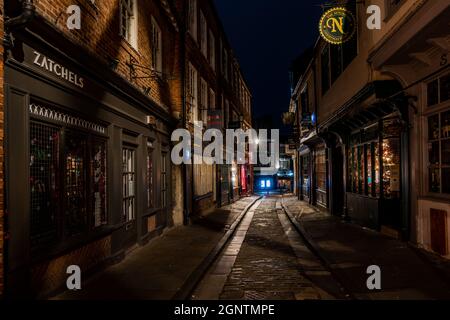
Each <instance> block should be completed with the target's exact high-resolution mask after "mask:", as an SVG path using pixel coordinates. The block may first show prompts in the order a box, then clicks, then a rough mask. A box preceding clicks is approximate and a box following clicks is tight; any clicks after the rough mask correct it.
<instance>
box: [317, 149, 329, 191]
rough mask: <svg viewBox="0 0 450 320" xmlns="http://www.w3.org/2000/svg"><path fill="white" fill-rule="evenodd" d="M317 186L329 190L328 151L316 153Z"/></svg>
mask: <svg viewBox="0 0 450 320" xmlns="http://www.w3.org/2000/svg"><path fill="white" fill-rule="evenodd" d="M316 177H317V185H316V188H317V189H319V190H322V191H326V190H327V158H326V151H325V150H321V151H318V152H317V153H316Z"/></svg>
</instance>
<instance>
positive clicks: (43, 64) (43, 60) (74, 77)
mask: <svg viewBox="0 0 450 320" xmlns="http://www.w3.org/2000/svg"><path fill="white" fill-rule="evenodd" d="M33 64H34V65H36V66H38V67H39V68H41V69H44V70H46V71H47V72H50V73H52V74H53V75H55V76H57V77H58V78H60V79H63V80H65V81H66V82H69V83H71V84H73V85H75V86H77V87H79V88H81V89H83V88H84V79H83V77H81V76H80V75H79V74H77V73H76V72H73V71H72V70H70V69H69V68H67V67H65V66H63V65H62V64H60V63H57V62H55V61H54V60H52V59H50V58H48V57H47V56H45V55H43V54H42V53H40V52H38V51H34V59H33Z"/></svg>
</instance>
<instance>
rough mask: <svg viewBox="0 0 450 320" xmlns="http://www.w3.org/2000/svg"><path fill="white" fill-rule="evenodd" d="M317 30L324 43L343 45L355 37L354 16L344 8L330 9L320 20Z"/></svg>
mask: <svg viewBox="0 0 450 320" xmlns="http://www.w3.org/2000/svg"><path fill="white" fill-rule="evenodd" d="M319 30H320V35H321V36H322V38H323V39H324V40H325V41H327V42H329V43H331V44H342V43H345V42H347V41H349V40H350V39H351V38H352V37H353V36H354V35H355V32H356V19H355V16H354V15H353V13H352V12H351V11H350V10H348V9H346V8H344V7H336V8H332V9H330V10H328V11H327V12H325V13H324V14H323V16H322V18H321V19H320V24H319Z"/></svg>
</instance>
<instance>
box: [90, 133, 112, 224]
mask: <svg viewBox="0 0 450 320" xmlns="http://www.w3.org/2000/svg"><path fill="white" fill-rule="evenodd" d="M91 173H92V176H93V177H94V184H93V193H94V201H93V212H94V226H95V227H100V226H103V225H106V224H107V222H108V219H107V218H108V217H107V211H106V207H107V205H106V200H107V199H106V197H107V190H106V144H105V143H104V142H103V141H95V142H94V143H93V145H92V160H91Z"/></svg>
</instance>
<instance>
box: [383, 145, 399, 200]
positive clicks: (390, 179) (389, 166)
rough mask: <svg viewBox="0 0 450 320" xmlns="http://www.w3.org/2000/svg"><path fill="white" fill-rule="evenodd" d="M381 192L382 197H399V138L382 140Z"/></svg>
mask: <svg viewBox="0 0 450 320" xmlns="http://www.w3.org/2000/svg"><path fill="white" fill-rule="evenodd" d="M382 159H383V192H384V197H385V198H387V199H390V198H399V197H400V140H399V139H396V138H392V139H384V140H383V157H382Z"/></svg>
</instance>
